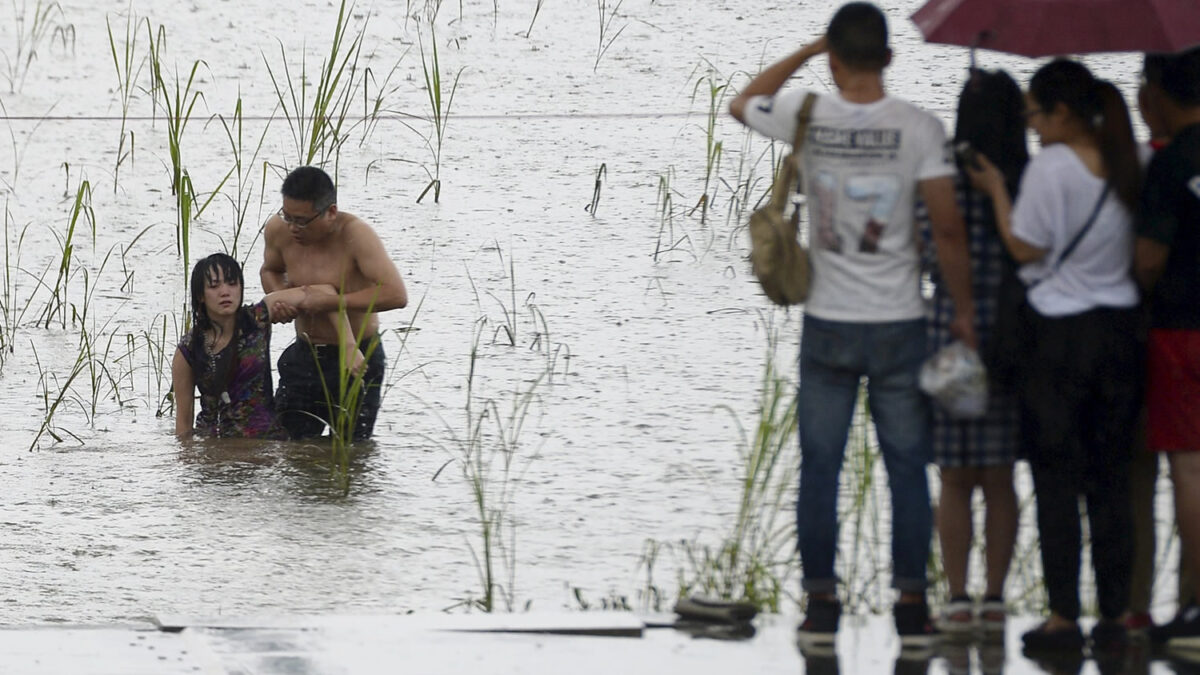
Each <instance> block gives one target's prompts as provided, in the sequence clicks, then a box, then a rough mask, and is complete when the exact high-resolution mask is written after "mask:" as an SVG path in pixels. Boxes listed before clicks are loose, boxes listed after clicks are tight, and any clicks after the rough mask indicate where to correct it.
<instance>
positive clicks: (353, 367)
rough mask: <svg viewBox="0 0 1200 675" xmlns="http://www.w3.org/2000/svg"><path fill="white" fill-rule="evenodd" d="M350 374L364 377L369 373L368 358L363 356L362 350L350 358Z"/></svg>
mask: <svg viewBox="0 0 1200 675" xmlns="http://www.w3.org/2000/svg"><path fill="white" fill-rule="evenodd" d="M349 367H350V374H351V375H354V376H359V375H362V374H363V373H365V372H366V371H367V357H365V356H363V353H362V350H361V349H355V350H354V355H353V356H351V357H350V363H349Z"/></svg>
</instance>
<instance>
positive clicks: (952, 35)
mask: <svg viewBox="0 0 1200 675" xmlns="http://www.w3.org/2000/svg"><path fill="white" fill-rule="evenodd" d="M912 20H913V23H915V24H917V27H918V28H920V29H921V33H922V34H924V35H925V40H926V41H927V42H938V43H942V44H951V45H962V46H964V47H982V48H984V49H992V50H995V51H1001V52H1008V53H1010V54H1021V55H1024V56H1033V57H1037V56H1051V55H1057V54H1083V53H1087V52H1143V51H1149V52H1175V51H1180V50H1183V49H1186V48H1188V47H1192V46H1194V45H1197V44H1200V0H929V2H927V3H925V6H923V7H921V9H919V10H917V12H916V13H915V14H913V15H912Z"/></svg>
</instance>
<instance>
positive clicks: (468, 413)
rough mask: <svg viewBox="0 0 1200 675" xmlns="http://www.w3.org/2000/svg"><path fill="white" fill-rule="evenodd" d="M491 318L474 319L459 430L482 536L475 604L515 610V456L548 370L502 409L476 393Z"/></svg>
mask: <svg viewBox="0 0 1200 675" xmlns="http://www.w3.org/2000/svg"><path fill="white" fill-rule="evenodd" d="M486 325H487V319H486V317H481V318H480V319H479V320H477V321H476V323H475V329H474V336H473V340H472V344H471V354H470V364H469V368H468V371H467V399H466V406H465V411H464V412H465V419H466V430H465V433H464V435H463V436H461V437H460V436H455V438H454V442H455V445H456V446H457V447H458V449H459V453H460V457H459V461H460V464H461V467H462V475H463V478H464V480H465V481H466V483H467V486H468V488H469V489H470V492H471V499H472V502H473V504H474V509H475V517H476V519H477V524H478V527H479V532H478V540H477V542H476V543H475V544H474V545H472V544H468V549H469V550H470V552H471V558H472V560H473V561H474V563H475V569H476V573H477V576H478V578H479V584H480V595H479V597H478V598H476V599H475V600H474V601H473V605H474V606H475V607H476V608H478V609H481V610H483V611H485V612H493V611H496V610H497V609H499V608H500V607H501V603H502V604H503V607H504V609H505V610H506V611H510V612H511V611H513V608H514V606H515V601H516V588H515V587H516V569H517V566H516V524H515V522H514V520H513V518H512V515H511V509H512V503H513V495H514V491H515V489H516V486H517V483H518V479H519V475H517V472H516V468H517V467H516V465H515V460H516V459H517V457H518V456H520V454H521V451H522V450H523V449H524V442H523V439H522V433H523V431H524V429H525V425H526V423H527V421H528V418H529V415H530V413H531V412H533V411H534V409H535V407H536V404H537V402H538V401H539V397H538V389H539V387H540V385H541V383H542V381H543V380H544V377H545V376H544V374H542V375H538V376H537V377H536V378H534V379H533V381H532V382H531V383H529V384H528V385H526V386H525V387H523V388H522V387H521V386H517V387H515V388H514V389H513V391H512V392H511V399H510V402H509V405H508V406H507V408H505V409H503V410H502V409H501V406H500V402H498V401H497V400H496V399H492V398H482V397H479V398H477V392H476V382H475V375H476V368H477V367H478V361H479V345H480V338H481V336H482V334H483V331H484V330H485V329H486ZM526 466H527V465H526Z"/></svg>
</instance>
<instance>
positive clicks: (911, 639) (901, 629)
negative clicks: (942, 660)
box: [892, 602, 942, 650]
mask: <svg viewBox="0 0 1200 675" xmlns="http://www.w3.org/2000/svg"><path fill="white" fill-rule="evenodd" d="M892 616H893V617H894V618H895V620H896V634H897V635H899V636H900V649H901V650H904V649H909V648H914V647H932V646H933V645H934V644H936V643H937V641H938V639H939V638H941V635H942V634H941V631H939V630H938V629H937V628H934V626H933V621H931V620H930V619H929V605H927V604H925V603H923V602H905V603H897V604H896V605H893V606H892Z"/></svg>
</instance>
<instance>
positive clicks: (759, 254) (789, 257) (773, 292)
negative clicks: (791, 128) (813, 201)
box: [750, 93, 817, 305]
mask: <svg viewBox="0 0 1200 675" xmlns="http://www.w3.org/2000/svg"><path fill="white" fill-rule="evenodd" d="M816 101H817V95H816V94H812V93H810V94H809V95H808V96H806V97H805V98H804V104H803V105H801V106H800V112H799V114H797V116H796V137H795V140H794V141H793V142H792V152H791V154H790V155H788V156H787V157H784V158H783V165H782V166H781V167H780V169H779V174H778V175H776V176H775V185H774V186H773V187H772V188H771V200H770V202H768V203H767V205H766V206H763V207H761V208H758V209H756V210H755V211H754V213H753V214H751V216H750V245H751V249H750V264H751V267H752V269H753V270H754V276H755V277H758V283H759V284H760V285H762V289H763V293H765V294H766V295H767V297H768V298H770V299H771V302H774V303H775V304H777V305H797V304H800V303H802V302H804V301H805V300H807V299H808V286H809V283H810V281H811V278H812V270H811V268H810V267H809V261H808V249H806V248H804V247H803V246H801V245H800V242H799V240H798V238H797V226H798V224H799V223H798V221H799V219H798V217H792V218H785V217H784V215H783V211H784V209H785V208H786V207H787V201H788V197H789V196H790V194H791V191H792V188H793V187H795V186H796V185H797V184H798V181H799V177H800V151H801V149H802V148H803V147H804V138H805V136H807V135H808V123H809V122H810V121H811V119H812V109H813V104H814V103H816Z"/></svg>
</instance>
